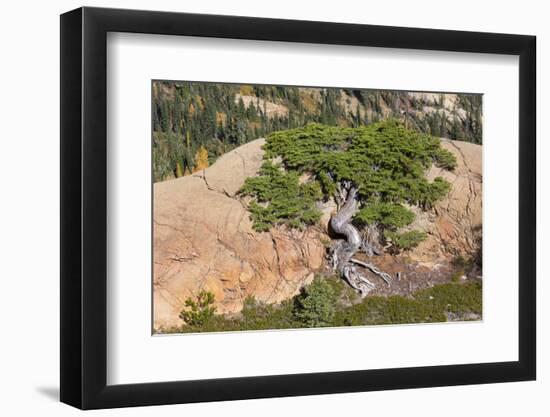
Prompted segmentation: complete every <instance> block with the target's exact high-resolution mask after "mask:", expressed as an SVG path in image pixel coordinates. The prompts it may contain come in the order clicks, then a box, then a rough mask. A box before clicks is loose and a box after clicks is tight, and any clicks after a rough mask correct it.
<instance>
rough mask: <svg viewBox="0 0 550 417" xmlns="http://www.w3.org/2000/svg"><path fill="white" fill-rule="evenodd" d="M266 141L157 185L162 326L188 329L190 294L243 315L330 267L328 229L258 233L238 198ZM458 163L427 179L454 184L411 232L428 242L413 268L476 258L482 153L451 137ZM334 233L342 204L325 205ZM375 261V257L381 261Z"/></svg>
mask: <svg viewBox="0 0 550 417" xmlns="http://www.w3.org/2000/svg"><path fill="white" fill-rule="evenodd" d="M264 143H265V141H264V140H263V139H257V140H255V141H253V142H249V143H247V144H245V145H243V146H241V147H239V148H237V149H235V150H233V151H231V152H228V153H227V154H225V155H223V156H222V157H221V158H219V159H218V160H217V161H216V163H215V164H213V165H212V166H211V167H209V168H207V169H205V170H204V171H201V172H197V173H195V174H193V175H191V176H186V177H182V178H178V179H175V180H170V181H165V182H161V183H156V184H155V185H154V213H153V219H154V225H153V226H154V248H153V251H154V268H153V297H154V301H153V302H154V309H153V310H154V314H153V316H154V327H155V329H156V330H157V331H161V330H162V328H168V327H172V326H177V325H181V324H182V323H183V322H182V320H181V319H179V313H180V311H181V310H182V309H183V307H184V302H185V300H186V299H187V298H189V297H193V298H194V297H196V296H197V294H198V293H199V291H200V290H201V289H204V290H207V291H211V292H212V293H214V295H215V298H216V306H217V309H218V312H220V313H236V312H238V311H240V310H241V309H242V305H243V301H244V299H245V298H246V297H247V296H249V295H252V296H254V297H256V299H258V300H260V301H264V302H268V303H275V302H280V301H282V300H285V299H288V298H290V297H292V296H294V295H295V294H297V293H298V292H299V290H300V288H301V287H302V286H304V285H306V284H307V283H309V282H310V281H311V280H313V274H314V272H315V271H317V270H319V269H320V268H321V267H322V265H323V260H324V256H325V248H324V246H323V244H322V243H321V237H324V239H327V237H326V235H324V233H323V232H322V231H321V230H322V228H309V229H307V230H305V231H303V232H301V231H291V230H288V229H285V228H273V229H272V230H271V231H270V232H268V233H265V232H264V233H258V232H255V231H254V230H253V229H252V222H251V220H250V218H249V213H248V211H247V210H246V202H245V201H243V200H241V198H240V196H239V195H238V194H237V192H238V190H239V189H240V188H241V186H242V185H243V184H244V181H245V179H246V178H247V177H250V176H254V175H256V174H257V172H258V170H259V168H260V166H261V164H262V157H263V151H262V149H261V147H262V145H263V144H264ZM442 146H443V147H444V148H445V149H448V150H449V151H450V152H452V153H453V154H454V155H455V157H456V159H457V168H456V169H455V170H454V171H453V172H449V171H445V170H441V169H439V168H436V167H434V166H432V168H431V169H430V170H429V172H428V174H427V176H428V178H429V179H430V180H433V178H435V177H437V176H442V177H443V178H445V179H447V180H448V181H449V182H450V183H451V184H452V188H451V191H450V192H449V195H448V196H447V198H446V199H444V200H443V201H440V202H438V203H437V204H436V206H435V207H434V209H433V210H429V211H426V212H423V211H421V210H419V209H417V208H413V210H414V211H415V213H416V215H417V218H416V220H415V222H414V223H413V224H412V225H410V226H409V228H410V229H419V230H424V231H425V232H427V234H428V237H427V239H426V240H425V241H424V242H422V243H421V244H420V245H419V246H418V247H417V248H416V249H414V250H413V251H411V252H409V253H407V254H406V256H407V257H408V258H409V259H410V260H411V261H414V262H417V263H420V264H421V265H424V266H426V267H428V268H430V269H431V268H437V267H438V266H439V265H440V264H441V263H442V262H449V261H450V260H451V259H452V258H453V257H454V256H458V255H461V256H464V257H466V258H468V257H471V256H475V254H476V253H478V251H479V248H480V244H481V222H482V204H481V203H482V201H481V199H482V170H481V164H482V148H481V146H479V145H474V144H471V143H466V142H460V141H449V140H445V139H442ZM320 208H321V209H322V211H323V216H322V220H321V222H322V226H326V225H327V224H328V221H329V219H330V215H331V214H332V213H333V212H334V210H335V208H336V207H335V206H334V204H332V202H331V201H329V202H327V203H325V204H323V205H321V206H320ZM373 262H374V263H376V258H375V259H373Z"/></svg>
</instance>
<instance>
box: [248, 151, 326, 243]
mask: <svg viewBox="0 0 550 417" xmlns="http://www.w3.org/2000/svg"><path fill="white" fill-rule="evenodd" d="M241 193H242V194H244V195H249V196H252V197H254V199H255V200H254V201H253V202H252V203H251V204H250V205H249V207H248V208H249V211H250V213H251V215H252V220H253V222H254V224H253V226H254V229H255V230H256V231H260V232H263V231H267V230H269V228H270V227H271V226H273V225H276V224H286V225H288V226H290V227H293V228H303V227H304V226H307V225H312V224H314V223H316V222H317V221H319V218H320V217H321V212H320V211H319V210H317V209H316V207H315V202H316V201H317V200H319V199H321V198H322V193H321V187H320V186H319V183H317V182H316V181H310V182H306V183H304V184H300V175H299V173H298V172H296V171H289V172H285V171H283V170H282V169H281V168H280V167H278V166H277V165H274V164H272V163H271V162H269V161H266V162H264V164H263V166H262V168H261V170H260V175H259V176H258V177H252V178H247V179H246V181H245V184H244V186H243V188H242V189H241Z"/></svg>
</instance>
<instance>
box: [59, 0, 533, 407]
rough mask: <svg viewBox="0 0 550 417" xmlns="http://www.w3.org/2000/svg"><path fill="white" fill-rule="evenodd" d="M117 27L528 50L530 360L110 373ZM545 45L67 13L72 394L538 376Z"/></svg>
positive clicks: (448, 34) (227, 391)
mask: <svg viewBox="0 0 550 417" xmlns="http://www.w3.org/2000/svg"><path fill="white" fill-rule="evenodd" d="M108 32H130V33H146V34H162V35H174V36H178V35H185V36H198V37H216V38H235V39H254V40H268V41H285V42H304V43H319V44H332V45H356V46H370V47H381V48H402V49H420V50H440V51H455V52H475V53H490V54H506V55H516V56H519V103H518V105H519V107H518V108H519V132H518V137H519V155H518V158H519V278H520V279H519V294H518V297H519V360H518V361H513V362H496V363H477V364H467V365H445V366H428V367H412V368H399V369H376V370H357V371H343V372H327V373H309V374H292V375H273V376H255V377H239V378H224V379H209V380H199V381H175V382H162V383H141V384H132V385H112V386H109V385H107V382H106V381H107V379H106V377H107V302H106V300H107V252H106V247H107V180H108V178H107V135H106V132H107V111H106V96H107V73H106V59H107V58H106V56H107V54H106V46H107V41H106V40H107V33H108ZM535 45H536V38H535V37H534V36H523V35H510V34H494V33H481V32H461V31H448V30H431V29H415V28H403V27H387V26H371V25H358V24H341V23H324V22H312V21H295V20H278V19H265V18H251V17H234V16H217V15H199V14H185V13H169V12H152V11H136V10H120V9H102V8H88V7H84V8H79V9H77V10H73V11H71V12H68V13H65V14H63V15H61V54H60V56H61V310H60V314H61V401H62V402H64V403H67V404H70V405H72V406H75V407H78V408H81V409H96V408H112V407H125V406H144V405H157V404H174V403H191V402H202V401H220V400H238V399H251V398H265V397H282V396H299V395H313V394H329V393H344V392H357V391H376V390H388V389H402V388H421V387H434V386H448V385H464V384H481V383H496V382H506V381H525V380H534V379H535V377H536V314H535V312H536V304H535V302H536V294H535V293H536V284H535V277H536V269H535V265H536V262H535V261H536V259H535V256H536V255H535V254H536V203H535V202H536V187H535V181H536V158H535V156H536V146H535V134H536V131H535V122H536V120H535V117H536V116H535V113H536V112H535V107H536V92H535V87H536V81H535V80H536V76H535V75H536V72H535V71H536V70H535V66H536V65H535V63H536V47H535ZM489 157H490V156H489Z"/></svg>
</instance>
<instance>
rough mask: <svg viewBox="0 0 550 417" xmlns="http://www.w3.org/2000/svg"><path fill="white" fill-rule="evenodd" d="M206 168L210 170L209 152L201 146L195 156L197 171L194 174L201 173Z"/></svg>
mask: <svg viewBox="0 0 550 417" xmlns="http://www.w3.org/2000/svg"><path fill="white" fill-rule="evenodd" d="M205 168H208V151H207V150H206V148H205V147H204V146H202V145H201V147H200V148H199V150H198V151H197V153H196V154H195V169H194V170H193V172H197V171H201V170H203V169H205Z"/></svg>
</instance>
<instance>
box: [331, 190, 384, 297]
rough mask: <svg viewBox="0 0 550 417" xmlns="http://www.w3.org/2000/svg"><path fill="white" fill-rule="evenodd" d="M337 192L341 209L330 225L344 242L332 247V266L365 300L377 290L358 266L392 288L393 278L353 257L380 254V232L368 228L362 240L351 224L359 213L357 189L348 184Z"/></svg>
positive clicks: (373, 228)
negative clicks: (362, 254)
mask: <svg viewBox="0 0 550 417" xmlns="http://www.w3.org/2000/svg"><path fill="white" fill-rule="evenodd" d="M338 191H339V196H338V197H339V198H338V199H337V200H338V203H339V205H341V208H340V210H339V211H338V212H337V213H336V214H335V215H334V216H332V218H331V219H330V225H331V227H332V230H334V231H335V232H336V233H338V234H341V235H343V236H344V237H345V240H340V241H339V242H338V243H336V244H335V245H334V246H333V247H332V249H331V252H330V263H331V266H332V268H333V270H335V271H338V272H339V273H340V275H341V276H342V277H343V278H344V279H345V280H346V281H347V282H348V283H349V284H350V285H351V286H352V287H353V288H355V289H356V290H357V291H359V292H360V294H361V296H362V297H365V296H366V295H367V294H368V293H369V292H370V291H372V290H373V289H374V288H375V285H374V284H373V283H372V282H371V281H369V280H368V279H367V277H365V276H364V275H362V274H361V273H359V272H358V271H357V267H356V265H360V266H362V267H364V268H367V269H369V270H370V271H371V272H372V273H374V274H376V275H378V276H379V277H380V278H382V279H383V280H384V281H385V282H386V283H387V284H388V285H390V282H391V277H390V275H389V274H387V273H385V272H382V271H380V270H379V269H378V268H376V267H375V266H374V265H372V264H370V263H366V262H362V261H359V260H357V259H355V258H353V256H354V255H355V254H356V253H357V252H358V251H359V250H363V251H364V252H365V253H366V254H367V255H368V256H372V255H378V254H380V251H379V249H378V248H377V243H378V231H377V229H376V227H367V229H366V230H365V232H364V235H363V237H361V234H360V233H359V231H358V230H357V228H356V227H355V226H353V225H352V224H351V219H352V218H353V216H354V215H355V214H356V212H357V210H358V207H357V205H358V203H357V199H356V196H357V188H355V187H353V186H351V184H349V183H348V184H344V187H343V188H339V190H338ZM342 203H343V204H342Z"/></svg>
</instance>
